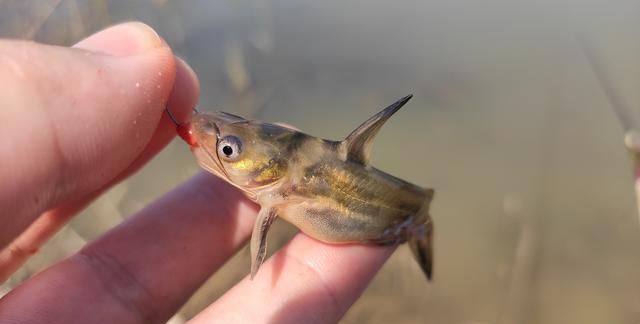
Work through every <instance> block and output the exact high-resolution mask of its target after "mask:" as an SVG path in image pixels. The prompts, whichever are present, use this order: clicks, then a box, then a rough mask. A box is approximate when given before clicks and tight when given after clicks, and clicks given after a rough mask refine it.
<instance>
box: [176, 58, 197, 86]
mask: <svg viewBox="0 0 640 324" xmlns="http://www.w3.org/2000/svg"><path fill="white" fill-rule="evenodd" d="M176 65H178V66H177V74H178V75H177V76H176V78H177V79H182V78H185V79H188V80H189V83H190V84H194V85H195V88H197V89H199V88H200V81H199V80H198V75H197V74H196V72H195V71H194V70H193V69H192V68H191V66H190V65H189V64H188V63H187V62H186V61H185V60H183V59H182V58H181V57H179V56H176Z"/></svg>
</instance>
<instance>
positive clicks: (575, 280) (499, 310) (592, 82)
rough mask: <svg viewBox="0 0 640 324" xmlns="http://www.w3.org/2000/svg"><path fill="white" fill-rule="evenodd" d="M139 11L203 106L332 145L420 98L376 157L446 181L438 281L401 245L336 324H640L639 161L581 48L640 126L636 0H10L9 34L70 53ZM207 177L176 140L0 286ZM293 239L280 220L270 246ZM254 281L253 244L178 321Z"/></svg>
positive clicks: (4, 28)
mask: <svg viewBox="0 0 640 324" xmlns="http://www.w3.org/2000/svg"><path fill="white" fill-rule="evenodd" d="M128 20H140V21H143V22H145V23H147V24H149V25H151V26H152V27H153V28H155V29H156V30H157V31H158V33H159V34H160V35H161V36H163V37H164V38H165V39H166V40H167V42H168V43H169V44H170V45H171V46H172V47H173V49H174V50H175V52H176V53H177V55H179V56H181V57H182V58H184V59H185V60H186V61H188V62H189V63H190V65H191V66H192V67H193V68H194V69H195V71H196V72H197V74H198V76H199V77H200V81H201V84H202V96H201V99H200V104H199V109H201V110H224V111H228V112H232V113H236V114H240V115H244V116H248V117H252V118H258V119H263V120H268V121H282V122H286V123H289V124H293V125H296V126H297V127H299V128H301V129H303V130H305V131H306V132H308V133H310V134H314V135H317V136H320V137H324V138H329V139H340V138H342V137H344V136H345V135H347V134H348V133H349V132H350V131H351V130H352V129H353V128H355V127H356V126H357V125H359V124H360V123H361V122H362V121H364V120H365V119H367V118H368V117H370V116H371V115H373V114H374V113H376V112H377V111H379V110H380V109H381V108H383V107H384V106H386V105H387V104H389V103H391V102H393V101H395V100H396V99H398V98H400V97H402V96H404V95H406V94H408V93H413V94H414V95H415V97H414V99H413V100H412V101H411V102H410V103H409V104H408V105H407V106H406V107H405V108H403V110H402V111H401V112H400V113H398V114H397V115H395V116H394V117H393V118H392V119H391V120H390V121H389V122H388V123H387V124H386V125H385V127H384V128H383V130H382V132H381V133H380V135H379V136H378V138H377V141H376V145H375V148H374V152H373V164H374V165H375V166H376V167H378V168H380V169H382V170H384V171H387V172H389V173H391V174H393V175H396V176H399V177H401V178H403V179H407V180H409V181H411V182H414V183H417V184H420V185H423V186H427V187H432V188H435V189H436V193H437V194H436V199H435V202H434V205H433V215H434V221H435V224H436V228H437V231H436V248H435V254H436V259H435V262H436V263H435V280H434V281H433V282H432V283H427V282H425V280H424V277H423V275H422V273H421V272H420V270H419V268H418V267H417V265H416V264H414V261H413V260H412V258H411V255H410V253H409V250H408V249H407V248H406V247H402V248H400V249H398V251H397V252H396V253H395V254H394V256H393V257H392V259H391V260H390V262H388V263H387V264H386V265H385V266H384V268H383V270H382V271H381V272H380V273H379V274H378V276H377V277H376V278H375V280H374V282H373V283H372V284H371V285H370V287H369V288H368V289H367V290H366V292H365V293H364V295H363V297H362V298H361V299H360V300H359V301H358V302H357V303H356V304H355V305H354V306H353V307H352V309H351V310H350V311H349V312H348V313H347V315H346V317H345V318H344V320H343V322H344V323H389V322H393V323H396V324H401V323H469V324H470V323H474V324H479V323H638V322H640V225H639V221H638V214H637V213H638V211H637V209H636V203H635V196H634V192H633V178H632V171H631V170H632V161H631V158H630V155H629V154H628V153H627V151H626V150H625V148H624V145H623V140H622V139H623V134H624V129H623V123H621V120H620V118H619V117H618V116H617V114H616V111H615V110H614V109H612V106H611V105H610V103H609V101H608V100H607V97H606V96H605V92H604V91H603V88H602V85H601V84H600V83H599V82H598V79H597V78H596V74H594V70H593V69H592V68H591V66H590V65H589V63H588V61H587V59H586V57H585V55H584V52H583V51H582V50H581V47H580V45H579V42H578V39H579V38H582V39H586V40H587V42H588V43H589V44H591V46H592V48H593V49H594V52H595V53H596V54H597V56H598V57H599V58H600V60H601V62H602V66H603V70H604V71H605V72H606V74H607V75H608V76H609V79H610V80H611V82H612V85H611V86H612V87H613V88H615V90H616V91H617V92H618V93H619V95H620V97H621V98H622V99H623V100H624V101H625V102H626V103H627V104H628V105H627V107H632V108H633V109H627V114H626V116H625V117H624V120H623V121H624V123H628V124H631V125H636V127H638V125H640V124H639V122H640V98H639V91H638V90H639V89H640V37H639V36H640V32H639V31H640V2H639V1H637V0H616V1H597V0H561V1H554V0H543V1H509V0H487V1H471V0H466V1H465V0H458V1H444V0H440V1H435V0H428V1H419V0H401V1H381V0H378V1H350V2H346V1H333V0H331V1H310V0H299V1H291V0H246V1H231V0H228V1H210V0H191V1H173V2H172V1H167V0H145V1H135V2H133V1H126V0H114V1H105V0H102V1H76V0H40V1H35V0H0V37H8V38H21V39H32V40H36V41H39V42H45V43H50V44H58V45H70V44H73V43H75V42H77V41H78V40H80V39H81V38H83V37H85V36H86V35H88V34H91V33H93V32H95V31H97V30H100V29H102V28H104V27H106V26H109V25H111V24H115V23H118V22H122V21H128ZM327 125H331V127H327ZM196 172H198V167H197V166H196V163H195V160H194V158H193V157H192V156H191V154H190V153H189V151H188V149H187V147H186V145H184V143H182V142H181V141H179V140H175V141H174V142H173V143H172V144H171V145H170V146H169V147H168V148H167V149H166V150H164V151H163V153H161V154H160V155H159V156H158V157H157V158H156V159H154V160H153V161H152V162H151V163H150V164H149V165H147V166H146V167H145V168H144V169H143V170H142V171H141V172H139V173H138V174H137V175H135V176H134V177H132V178H130V179H129V180H127V181H125V182H123V183H122V184H120V185H118V186H116V187H115V188H113V189H112V190H111V191H110V192H109V193H108V194H106V195H104V196H103V197H101V198H100V199H98V200H97V201H96V202H95V203H93V204H92V205H91V206H90V207H89V208H88V209H87V210H86V211H84V212H83V213H82V214H81V215H80V216H79V217H77V218H75V219H74V220H73V221H72V222H71V223H70V224H69V226H67V227H66V228H65V229H64V230H63V231H62V232H61V233H59V234H58V235H57V236H56V237H55V238H54V239H53V240H52V241H50V242H49V243H48V244H47V245H46V246H45V247H44V248H43V249H42V250H41V251H40V252H39V253H38V254H37V255H36V256H35V257H34V258H33V259H32V260H30V261H29V262H28V263H27V264H26V265H25V266H24V267H23V268H22V269H21V270H20V271H19V272H18V273H16V274H15V275H14V276H13V277H11V279H10V280H9V282H8V283H6V284H4V285H2V286H0V295H1V294H2V293H3V292H7V291H8V290H9V289H10V288H11V287H12V286H14V285H16V284H18V283H19V282H21V281H22V280H24V279H26V278H28V277H29V276H30V275H32V274H33V273H35V272H37V271H39V270H40V269H42V268H43V267H46V266H47V265H49V264H51V263H53V262H56V261H57V260H60V259H61V258H64V257H65V256H68V255H70V254H72V253H74V252H75V251H77V250H78V249H79V248H80V247H82V246H83V245H84V244H85V243H86V242H88V241H91V240H93V239H95V238H96V237H97V236H99V235H100V234H101V233H103V232H104V231H106V230H107V229H109V228H111V227H113V226H115V225H116V224H118V223H120V222H121V221H122V220H123V219H124V218H126V217H127V216H128V215H131V214H132V213H134V212H136V211H137V210H139V209H140V208H142V207H143V206H144V205H145V204H147V203H148V202H150V201H152V200H154V199H155V198H157V197H159V196H160V195H161V194H163V193H164V192H166V191H168V190H170V189H171V188H172V187H174V186H175V185H177V184H178V183H180V182H182V181H184V180H185V179H187V178H189V177H190V176H191V175H193V174H195V173H196ZM293 233H295V229H293V228H291V227H290V226H288V225H287V224H285V223H284V222H279V223H277V229H276V230H275V231H274V232H272V233H271V236H270V250H272V251H273V250H275V249H277V248H278V246H280V245H282V244H284V243H285V242H286V241H287V240H288V239H289V238H290V237H291V235H292V234H293ZM212 248H213V247H212ZM248 270H249V255H248V250H247V249H244V250H242V251H241V252H239V253H238V255H236V256H235V257H234V259H232V260H231V261H230V262H229V263H228V264H227V265H226V266H225V268H224V269H222V270H221V271H220V272H219V273H217V274H215V275H214V276H213V277H212V278H211V279H210V280H209V282H207V284H206V285H205V286H203V287H202V288H201V289H200V291H198V292H197V293H196V294H195V295H194V296H193V298H192V299H191V300H190V302H189V303H188V304H187V305H185V306H184V308H183V309H182V310H181V311H180V312H179V314H177V315H176V316H175V317H174V318H173V319H172V320H171V322H172V323H182V322H184V320H187V319H189V318H190V317H191V316H193V315H194V314H196V313H197V312H198V311H199V310H201V309H202V308H203V307H205V306H206V305H208V304H209V303H211V302H212V301H213V300H214V299H215V298H217V297H218V296H219V295H220V294H222V293H223V292H224V291H225V290H226V289H227V288H228V287H230V286H231V285H233V284H234V283H235V282H236V281H238V280H239V279H240V278H242V277H243V276H244V275H245V274H246V273H247V272H248Z"/></svg>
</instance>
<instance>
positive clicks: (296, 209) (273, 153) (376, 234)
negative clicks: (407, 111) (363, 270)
mask: <svg viewBox="0 0 640 324" xmlns="http://www.w3.org/2000/svg"><path fill="white" fill-rule="evenodd" d="M411 97H412V96H411V95H409V96H406V97H404V98H402V99H400V100H398V101H397V102H395V103H393V104H391V105H390V106H388V107H387V108H385V109H384V110H382V111H381V112H379V113H378V114H376V115H375V116H373V117H371V118H369V119H368V120H367V121H365V122H364V123H363V124H362V125H360V126H359V127H358V128H356V129H355V130H354V131H353V132H352V133H351V134H349V136H347V137H346V139H344V140H343V141H331V140H324V139H320V138H317V137H313V136H311V135H307V134H305V133H303V132H300V131H298V130H294V129H291V128H288V127H283V126H280V125H276V124H270V123H265V122H260V121H255V120H247V119H244V118H242V117H240V116H236V115H233V114H229V113H225V112H215V113H197V112H196V113H194V115H193V117H192V119H191V122H190V123H188V124H186V125H179V127H178V128H179V129H178V130H179V133H180V135H181V136H182V138H183V139H185V141H186V142H187V143H189V144H190V145H191V150H192V152H193V153H194V155H195V156H196V158H197V160H198V162H199V164H200V165H201V166H202V167H203V168H204V169H206V170H207V171H209V172H211V173H213V174H215V175H216V176H218V177H220V178H222V179H224V180H226V181H227V182H229V183H230V184H231V185H233V186H235V187H237V188H239V189H240V190H242V191H243V192H244V193H245V194H246V195H247V196H248V197H249V198H250V199H252V200H253V201H255V202H256V203H258V204H260V206H261V209H260V212H259V213H258V217H257V219H256V222H255V225H254V227H253V233H252V235H251V258H252V259H251V278H253V277H254V276H255V275H256V273H257V271H258V269H259V268H260V265H261V264H262V262H263V261H264V259H265V254H266V250H267V248H266V247H267V232H268V231H269V227H270V226H271V224H272V223H273V221H274V220H275V219H276V218H277V217H280V218H284V219H285V220H287V221H289V222H290V223H292V224H293V225H295V226H296V227H298V228H299V229H300V230H301V231H302V232H304V233H305V234H307V235H309V236H311V237H313V238H315V239H317V240H320V241H323V242H326V243H332V244H341V243H373V244H382V245H392V244H400V243H404V242H408V243H409V246H410V247H411V250H412V252H413V255H414V257H415V259H416V261H417V262H418V264H419V265H420V267H421V268H422V271H423V272H424V274H425V275H426V277H427V279H429V280H430V279H431V276H432V259H433V255H432V240H433V223H432V221H431V217H430V215H429V205H430V203H431V200H432V198H433V194H434V191H433V189H425V188H422V187H419V186H416V185H413V184H411V183H409V182H406V181H404V180H401V179H399V178H396V177H394V176H392V175H389V174H387V173H384V172H382V171H380V170H378V169H376V168H374V167H372V166H370V165H369V155H370V152H371V146H372V142H373V139H374V137H375V135H376V134H377V133H378V131H379V130H380V128H381V127H382V125H383V124H384V123H385V121H387V119H389V117H391V115H393V114H394V113H395V112H396V111H398V110H399V109H400V108H401V107H402V106H403V105H404V104H406V103H407V102H408V101H409V99H411Z"/></svg>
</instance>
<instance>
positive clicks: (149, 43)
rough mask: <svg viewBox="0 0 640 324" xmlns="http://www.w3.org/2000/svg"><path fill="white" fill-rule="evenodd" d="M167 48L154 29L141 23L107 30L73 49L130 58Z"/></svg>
mask: <svg viewBox="0 0 640 324" xmlns="http://www.w3.org/2000/svg"><path fill="white" fill-rule="evenodd" d="M163 46H167V45H166V43H165V42H164V41H163V40H162V38H161V37H160V36H159V35H158V33H156V31H155V30H153V28H151V27H150V26H149V25H146V24H144V23H141V22H127V23H122V24H119V25H115V26H111V27H108V28H105V29H103V30H101V31H99V32H97V33H95V34H93V35H91V36H89V37H87V38H85V39H83V40H81V41H80V42H78V43H77V44H76V45H74V46H73V47H75V48H81V49H85V50H88V51H92V52H96V53H102V54H108V55H113V56H128V55H135V54H140V53H143V52H145V51H147V50H150V49H154V48H158V47H163Z"/></svg>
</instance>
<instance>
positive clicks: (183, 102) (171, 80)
mask: <svg viewBox="0 0 640 324" xmlns="http://www.w3.org/2000/svg"><path fill="white" fill-rule="evenodd" d="M197 97H198V81H197V78H196V76H195V74H194V73H193V72H192V71H191V69H190V68H189V67H188V66H187V65H186V64H185V63H183V62H181V61H180V60H176V59H175V58H174V56H173V54H172V52H171V49H170V48H169V47H168V46H167V45H166V43H164V41H162V39H160V38H159V37H158V36H157V35H156V34H155V33H154V32H153V31H152V30H151V29H150V28H148V27H146V26H144V25H141V24H123V25H118V26H115V27H111V28H109V29H106V30H104V31H102V32H99V33H97V34H95V35H93V36H91V37H89V38H87V39H85V40H83V41H81V42H80V43H78V44H77V45H76V46H75V49H67V48H60V47H53V46H45V45H38V44H34V43H27V42H16V41H0V107H1V108H0V138H1V142H2V144H0V161H2V168H0V179H3V181H2V184H0V210H2V212H1V213H0V248H3V249H2V250H1V251H0V281H2V280H4V279H6V277H7V276H8V275H9V274H10V273H11V272H13V271H15V269H16V267H17V266H18V265H19V264H21V263H22V261H24V260H25V259H26V258H27V257H28V256H29V255H30V254H32V253H33V252H35V250H36V249H37V247H39V246H40V245H42V244H43V243H44V241H45V240H46V239H47V238H48V237H50V236H51V235H52V234H53V233H54V232H55V231H56V230H57V229H59V227H60V226H61V225H63V224H64V223H65V222H66V220H68V219H69V218H70V217H72V216H73V215H74V214H75V213H76V212H77V211H78V210H80V209H82V208H83V207H84V206H86V205H87V204H88V203H89V202H90V201H91V200H92V199H94V198H95V197H97V196H99V195H100V194H101V193H103V192H104V191H105V190H106V189H107V188H109V187H110V186H111V185H113V184H115V183H117V182H118V181H121V180H122V179H124V178H126V177H127V176H129V175H130V174H132V173H133V172H135V171H136V170H137V169H139V168H140V167H141V166H142V165H143V164H144V163H145V162H146V161H148V160H149V159H150V158H151V157H152V156H153V155H154V154H156V153H157V152H158V151H160V150H161V149H162V148H163V147H164V146H165V145H166V144H167V143H168V142H169V141H170V140H171V139H172V138H173V136H175V125H173V123H172V122H171V121H170V120H169V119H168V117H167V116H166V114H164V113H163V112H164V109H165V107H168V109H170V110H171V112H172V113H173V114H175V115H176V117H177V118H178V119H181V120H185V119H186V118H188V114H189V113H190V110H191V107H193V106H194V105H195V103H196V101H197ZM256 211H257V208H256V206H255V205H254V204H253V203H251V202H250V201H248V200H247V199H246V198H244V196H243V195H242V194H241V193H240V192H238V191H237V190H236V189H234V188H232V187H230V186H229V185H227V184H226V183H225V182H224V181H222V180H219V179H217V178H215V177H213V176H210V175H208V174H204V173H203V174H199V175H196V176H195V177H194V178H193V179H191V180H189V181H188V182H187V183H185V184H183V185H181V186H180V187H178V188H176V189H174V190H173V191H171V192H169V193H168V194H167V195H165V196H164V197H163V198H161V199H159V200H158V201H156V202H154V203H152V204H151V205H149V206H147V207H146V208H145V209H143V210H142V211H140V212H139V213H137V214H136V215H134V216H132V217H131V218H129V219H128V220H127V221H126V222H124V223H123V224H121V225H119V226H117V227H116V228H114V229H113V230H111V231H109V232H108V233H106V234H104V235H103V236H102V237H101V238H99V239H98V240H96V241H95V242H92V243H90V244H89V245H87V246H86V247H84V248H83V249H82V250H81V251H79V252H78V253H77V254H75V255H73V256H71V257H69V258H67V259H66V260H63V261H61V262H59V263H58V264H55V265H53V266H52V267H50V268H48V269H46V270H45V271H43V272H41V273H39V274H37V275H35V276H34V277H32V278H30V279H29V280H27V281H26V282H25V283H24V284H22V285H21V286H19V287H17V288H15V289H14V290H13V291H11V292H10V293H9V294H7V295H6V296H5V297H3V298H2V299H0V323H5V322H6V323H87V322H91V323H163V322H165V321H167V319H169V318H170V317H171V316H172V315H173V314H174V313H175V312H176V311H177V310H178V309H179V307H180V306H181V305H182V304H183V303H185V302H186V301H187V299H188V298H189V296H191V294H192V293H193V292H194V291H195V290H196V289H197V288H198V287H199V286H200V285H201V284H202V283H203V282H204V281H205V280H206V279H207V278H208V277H209V276H210V275H211V274H212V273H214V272H215V271H216V270H217V269H219V268H220V267H221V266H222V265H223V264H224V262H225V261H226V260H227V259H228V258H229V257H231V256H232V255H233V254H234V253H235V252H236V251H237V250H238V249H240V248H241V247H242V246H243V245H244V244H245V243H246V241H247V240H248V238H249V235H250V233H251V229H252V226H253V222H254V219H255V214H256ZM392 250H393V248H391V247H376V246H359V245H342V246H338V245H327V244H323V243H320V242H318V241H315V240H313V239H311V238H309V237H307V236H305V235H304V234H298V235H297V236H296V237H295V238H294V239H293V240H292V241H291V242H289V243H288V244H287V245H286V246H285V247H284V248H283V249H281V250H280V251H278V252H276V254H274V256H273V257H272V258H270V259H269V260H268V261H267V262H265V264H264V265H263V266H262V268H261V269H260V272H259V273H258V275H257V276H256V278H254V280H249V279H248V277H245V278H244V279H243V280H242V281H241V282H240V283H238V284H237V285H236V286H235V287H233V288H232V289H231V290H229V291H228V292H227V293H226V294H225V295H223V296H222V297H221V298H220V299H219V300H217V301H215V302H214V303H213V304H211V305H210V306H209V307H207V308H206V309H205V310H204V311H203V312H202V313H200V314H199V315H197V316H196V317H195V318H194V319H193V320H192V322H193V323H210V322H228V323H301V322H304V323H330V322H336V321H338V320H339V319H340V318H341V317H342V315H343V314H344V313H345V312H346V310H347V309H348V308H349V306H350V305H351V304H352V303H353V302H354V301H355V300H356V299H357V298H358V297H359V295H360V294H361V292H362V291H363V289H364V288H365V287H366V285H367V284H368V282H369V281H370V280H371V278H372V277H373V276H374V274H375V273H376V272H377V270H378V269H379V268H380V266H381V265H382V264H383V263H384V261H385V260H386V259H387V258H388V256H389V255H390V254H391V252H392ZM248 270H249V269H248V268H247V271H248Z"/></svg>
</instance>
